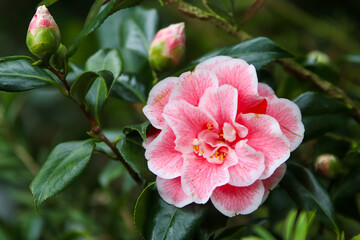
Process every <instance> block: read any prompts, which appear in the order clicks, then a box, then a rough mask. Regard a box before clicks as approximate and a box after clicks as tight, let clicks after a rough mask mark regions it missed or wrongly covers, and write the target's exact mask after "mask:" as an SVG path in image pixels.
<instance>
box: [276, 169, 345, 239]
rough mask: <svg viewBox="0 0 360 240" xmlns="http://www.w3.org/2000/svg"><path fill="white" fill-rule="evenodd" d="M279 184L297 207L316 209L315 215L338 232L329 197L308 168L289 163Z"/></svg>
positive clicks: (309, 209)
mask: <svg viewBox="0 0 360 240" xmlns="http://www.w3.org/2000/svg"><path fill="white" fill-rule="evenodd" d="M280 184H281V186H282V187H284V188H285V190H286V191H287V192H288V194H289V196H290V197H291V198H292V199H293V200H294V201H295V202H296V203H297V205H298V206H299V207H301V208H304V209H306V210H308V211H313V210H316V211H317V212H316V215H317V217H318V218H319V219H320V220H321V221H322V222H323V223H324V224H326V225H327V226H328V227H330V228H332V229H333V230H334V231H335V232H336V233H337V234H338V233H339V228H338V226H337V223H336V219H335V214H334V208H333V204H332V202H331V199H330V197H329V195H328V194H327V192H326V191H325V190H324V189H323V188H322V187H321V185H320V184H319V182H318V181H317V180H316V178H315V177H314V175H313V174H312V173H311V172H310V171H309V170H308V169H306V168H304V167H302V166H300V165H298V164H294V163H289V164H288V168H287V171H286V173H285V176H284V179H283V180H282V181H281V183H280Z"/></svg>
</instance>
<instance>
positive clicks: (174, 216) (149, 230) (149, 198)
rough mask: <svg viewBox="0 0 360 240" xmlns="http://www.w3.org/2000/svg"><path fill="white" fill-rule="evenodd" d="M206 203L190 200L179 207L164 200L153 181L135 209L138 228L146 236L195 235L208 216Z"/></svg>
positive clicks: (182, 239)
mask: <svg viewBox="0 0 360 240" xmlns="http://www.w3.org/2000/svg"><path fill="white" fill-rule="evenodd" d="M205 214H206V211H205V207H204V206H202V205H198V204H191V205H189V206H185V207H183V208H177V207H175V206H173V205H170V204H168V203H166V202H165V201H164V200H162V199H161V198H160V196H159V194H158V192H157V190H156V185H155V184H151V185H149V186H148V187H147V188H145V189H144V191H143V192H142V193H141V195H140V197H139V198H138V200H137V202H136V206H135V211H134V222H135V226H136V229H137V230H138V231H139V232H140V233H141V234H142V236H143V237H144V238H145V239H148V240H150V239H154V240H155V239H156V240H157V239H163V240H168V239H169V240H170V239H176V240H187V239H192V237H193V236H194V234H195V233H196V231H197V230H198V228H199V226H200V225H201V223H202V222H203V221H204V220H205Z"/></svg>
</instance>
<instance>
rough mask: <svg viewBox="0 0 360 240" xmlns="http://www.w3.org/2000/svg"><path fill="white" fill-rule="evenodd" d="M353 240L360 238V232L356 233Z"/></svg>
mask: <svg viewBox="0 0 360 240" xmlns="http://www.w3.org/2000/svg"><path fill="white" fill-rule="evenodd" d="M351 240H360V234H358V235H356V236H355V237H353V238H352V239H351Z"/></svg>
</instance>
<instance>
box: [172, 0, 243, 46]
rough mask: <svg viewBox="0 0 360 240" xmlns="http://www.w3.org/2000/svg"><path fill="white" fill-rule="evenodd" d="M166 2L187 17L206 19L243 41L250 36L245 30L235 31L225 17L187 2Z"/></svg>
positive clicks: (173, 0) (175, 0)
mask: <svg viewBox="0 0 360 240" xmlns="http://www.w3.org/2000/svg"><path fill="white" fill-rule="evenodd" d="M165 2H166V3H168V4H170V5H172V6H173V7H175V8H177V9H178V10H179V11H180V12H181V13H183V14H184V15H187V16H189V17H193V18H197V19H200V20H206V21H209V22H211V23H212V24H214V25H215V26H217V27H218V28H221V29H222V30H224V31H225V32H227V33H229V34H231V35H234V36H236V37H237V38H238V39H239V40H240V41H244V40H246V39H249V38H250V35H249V34H247V33H245V32H239V31H237V29H236V27H234V26H233V25H232V24H230V23H229V22H227V21H226V19H224V18H221V17H219V16H217V15H214V14H212V13H209V12H206V11H204V10H202V9H200V8H198V7H195V6H193V5H191V4H189V3H186V2H183V1H179V0H165Z"/></svg>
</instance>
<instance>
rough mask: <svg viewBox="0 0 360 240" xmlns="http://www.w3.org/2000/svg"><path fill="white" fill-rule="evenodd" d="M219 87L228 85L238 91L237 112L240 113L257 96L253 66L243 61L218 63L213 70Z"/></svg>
mask: <svg viewBox="0 0 360 240" xmlns="http://www.w3.org/2000/svg"><path fill="white" fill-rule="evenodd" d="M212 71H213V72H214V73H215V75H216V76H217V78H218V80H219V86H221V85H224V84H229V85H231V86H233V87H235V88H236V89H237V90H238V93H239V97H238V105H239V109H238V111H240V112H242V110H245V109H246V108H247V107H248V106H250V105H251V103H252V102H253V101H254V97H257V96H258V90H257V89H258V79H257V75H256V70H255V68H254V66H253V65H249V64H247V63H246V62H245V61H244V60H241V59H233V60H228V61H225V62H221V63H219V64H218V65H217V66H216V67H215V68H214V69H213V70H212Z"/></svg>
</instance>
